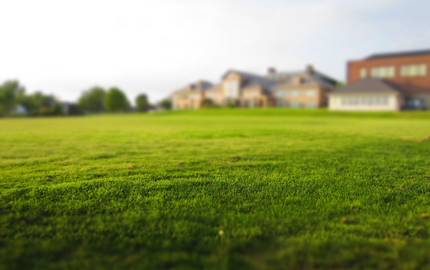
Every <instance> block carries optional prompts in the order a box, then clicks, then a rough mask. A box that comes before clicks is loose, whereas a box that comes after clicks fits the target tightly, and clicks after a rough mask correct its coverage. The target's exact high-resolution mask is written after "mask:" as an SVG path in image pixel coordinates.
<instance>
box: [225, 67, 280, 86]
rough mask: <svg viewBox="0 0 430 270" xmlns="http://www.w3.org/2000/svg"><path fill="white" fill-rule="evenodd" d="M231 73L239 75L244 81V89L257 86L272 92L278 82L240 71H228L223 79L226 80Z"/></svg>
mask: <svg viewBox="0 0 430 270" xmlns="http://www.w3.org/2000/svg"><path fill="white" fill-rule="evenodd" d="M230 73H237V74H239V75H240V76H241V77H242V79H243V85H242V87H243V88H246V87H250V86H255V85H261V86H262V87H263V88H264V89H265V90H271V89H272V88H273V87H274V86H275V84H276V81H274V80H272V79H271V78H268V77H266V76H260V75H257V74H253V73H249V72H243V71H239V70H234V69H231V70H228V71H227V72H226V73H224V75H223V76H222V78H223V79H224V78H225V77H227V76H228V75H229V74H230Z"/></svg>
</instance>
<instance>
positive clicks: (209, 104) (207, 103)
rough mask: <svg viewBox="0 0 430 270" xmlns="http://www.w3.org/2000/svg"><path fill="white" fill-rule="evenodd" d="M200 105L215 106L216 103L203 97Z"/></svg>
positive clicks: (205, 106) (204, 106)
mask: <svg viewBox="0 0 430 270" xmlns="http://www.w3.org/2000/svg"><path fill="white" fill-rule="evenodd" d="M202 107H203V108H215V107H216V104H215V103H214V102H213V100H212V99H209V98H205V99H203V101H202Z"/></svg>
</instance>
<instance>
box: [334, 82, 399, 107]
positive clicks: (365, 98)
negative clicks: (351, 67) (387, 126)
mask: <svg viewBox="0 0 430 270" xmlns="http://www.w3.org/2000/svg"><path fill="white" fill-rule="evenodd" d="M403 104H404V97H403V95H402V93H401V91H400V90H399V89H398V88H397V87H396V86H394V85H393V84H391V83H389V82H387V81H384V80H382V79H365V80H361V81H358V82H356V83H353V84H351V85H349V86H346V87H343V88H340V89H339V90H336V91H333V92H331V93H330V94H329V109H330V110H333V111H400V110H401V109H402V107H403Z"/></svg>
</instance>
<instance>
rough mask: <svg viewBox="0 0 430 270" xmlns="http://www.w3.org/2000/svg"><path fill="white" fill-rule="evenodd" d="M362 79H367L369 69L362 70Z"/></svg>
mask: <svg viewBox="0 0 430 270" xmlns="http://www.w3.org/2000/svg"><path fill="white" fill-rule="evenodd" d="M360 78H362V79H365V78H367V69H365V68H362V69H361V70H360Z"/></svg>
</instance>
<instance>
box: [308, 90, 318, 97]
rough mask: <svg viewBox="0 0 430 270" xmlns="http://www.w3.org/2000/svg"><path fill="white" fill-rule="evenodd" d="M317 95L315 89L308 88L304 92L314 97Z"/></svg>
mask: <svg viewBox="0 0 430 270" xmlns="http://www.w3.org/2000/svg"><path fill="white" fill-rule="evenodd" d="M316 95H317V92H316V91H315V90H308V91H307V92H306V96H308V97H315V96H316Z"/></svg>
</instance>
